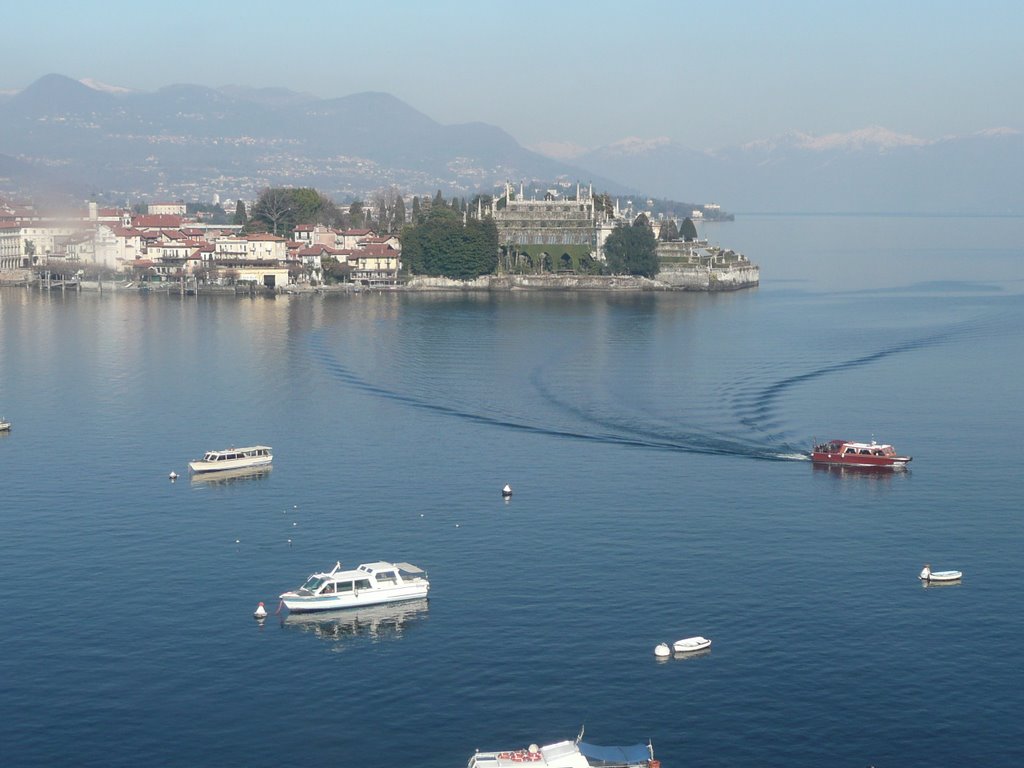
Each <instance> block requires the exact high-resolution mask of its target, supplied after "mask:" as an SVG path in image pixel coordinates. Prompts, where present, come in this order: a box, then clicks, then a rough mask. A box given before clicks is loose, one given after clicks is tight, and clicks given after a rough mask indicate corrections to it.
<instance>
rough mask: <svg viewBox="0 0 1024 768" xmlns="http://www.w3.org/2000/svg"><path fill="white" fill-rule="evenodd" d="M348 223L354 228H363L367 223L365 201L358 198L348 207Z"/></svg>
mask: <svg viewBox="0 0 1024 768" xmlns="http://www.w3.org/2000/svg"><path fill="white" fill-rule="evenodd" d="M348 216H349V219H348V225H349V227H351V228H352V229H362V228H363V224H365V223H366V214H365V213H364V212H363V203H362V201H361V200H356V201H355V202H353V203H352V205H350V206H349V207H348Z"/></svg>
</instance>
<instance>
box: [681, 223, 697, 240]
mask: <svg viewBox="0 0 1024 768" xmlns="http://www.w3.org/2000/svg"><path fill="white" fill-rule="evenodd" d="M679 234H681V235H682V236H683V240H685V241H686V242H688V243H692V242H693V241H694V240H696V239H697V227H695V226H694V224H693V221H692V220H691V219H690V218H689V217H687V219H686V221H684V222H683V226H682V227H681V228H680V230H679Z"/></svg>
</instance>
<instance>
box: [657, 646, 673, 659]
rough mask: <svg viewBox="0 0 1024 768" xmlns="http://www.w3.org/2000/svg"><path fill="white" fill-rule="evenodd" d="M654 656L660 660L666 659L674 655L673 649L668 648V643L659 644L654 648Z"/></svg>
mask: <svg viewBox="0 0 1024 768" xmlns="http://www.w3.org/2000/svg"><path fill="white" fill-rule="evenodd" d="M654 655H655V656H657V657H658V658H659V659H665V658H668V657H669V656H671V655H672V649H671V648H669V647H668V643H658V644H657V645H656V646H655V647H654Z"/></svg>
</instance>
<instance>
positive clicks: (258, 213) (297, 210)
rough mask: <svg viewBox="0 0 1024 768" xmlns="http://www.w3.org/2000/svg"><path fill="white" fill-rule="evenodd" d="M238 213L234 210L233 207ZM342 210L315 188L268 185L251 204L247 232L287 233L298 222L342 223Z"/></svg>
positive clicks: (284, 234)
mask: <svg viewBox="0 0 1024 768" xmlns="http://www.w3.org/2000/svg"><path fill="white" fill-rule="evenodd" d="M236 213H237V211H236ZM342 223H343V222H342V213H341V210H340V209H339V208H338V206H336V205H335V204H334V202H333V201H332V200H331V199H330V198H328V197H325V196H324V195H322V194H320V193H319V192H317V191H316V190H315V189H311V188H309V187H303V188H299V189H291V188H285V187H268V188H267V189H264V190H263V191H262V192H261V193H260V196H259V198H258V199H257V200H256V202H255V203H254V204H253V206H252V215H251V216H250V217H249V221H248V222H247V223H246V225H245V230H244V231H246V232H271V233H273V234H275V235H281V236H283V237H290V236H291V235H292V233H293V232H294V231H295V227H297V226H298V225H299V224H322V225H324V226H328V227H337V226H341V225H342Z"/></svg>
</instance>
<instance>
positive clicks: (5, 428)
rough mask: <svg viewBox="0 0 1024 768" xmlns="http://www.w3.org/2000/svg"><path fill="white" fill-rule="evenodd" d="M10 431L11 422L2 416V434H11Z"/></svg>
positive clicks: (0, 424) (0, 421) (0, 422)
mask: <svg viewBox="0 0 1024 768" xmlns="http://www.w3.org/2000/svg"><path fill="white" fill-rule="evenodd" d="M10 431H11V422H9V421H8V420H7V419H5V418H4V417H3V416H0V432H10Z"/></svg>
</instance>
